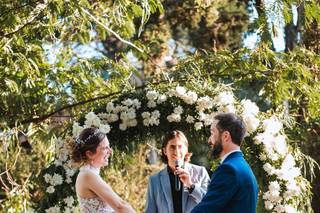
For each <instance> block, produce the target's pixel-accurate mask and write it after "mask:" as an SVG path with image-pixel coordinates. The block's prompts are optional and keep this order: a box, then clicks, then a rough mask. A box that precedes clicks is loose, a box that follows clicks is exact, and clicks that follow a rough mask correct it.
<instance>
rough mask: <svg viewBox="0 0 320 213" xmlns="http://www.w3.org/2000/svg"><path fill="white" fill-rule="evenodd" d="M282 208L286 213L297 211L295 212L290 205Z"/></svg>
mask: <svg viewBox="0 0 320 213" xmlns="http://www.w3.org/2000/svg"><path fill="white" fill-rule="evenodd" d="M284 208H285V212H286V213H298V210H296V209H295V208H294V207H292V206H290V205H285V207H284Z"/></svg>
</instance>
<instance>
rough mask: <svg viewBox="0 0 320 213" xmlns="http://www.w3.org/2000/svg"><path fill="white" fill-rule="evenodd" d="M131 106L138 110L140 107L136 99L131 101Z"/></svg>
mask: <svg viewBox="0 0 320 213" xmlns="http://www.w3.org/2000/svg"><path fill="white" fill-rule="evenodd" d="M132 104H133V106H135V108H136V109H140V107H141V102H140V101H139V100H138V99H136V98H135V99H133V101H132Z"/></svg>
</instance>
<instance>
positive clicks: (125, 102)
mask: <svg viewBox="0 0 320 213" xmlns="http://www.w3.org/2000/svg"><path fill="white" fill-rule="evenodd" d="M121 103H122V104H123V105H126V106H128V107H129V106H131V105H132V104H133V101H132V100H131V99H130V98H128V99H126V100H123V101H121Z"/></svg>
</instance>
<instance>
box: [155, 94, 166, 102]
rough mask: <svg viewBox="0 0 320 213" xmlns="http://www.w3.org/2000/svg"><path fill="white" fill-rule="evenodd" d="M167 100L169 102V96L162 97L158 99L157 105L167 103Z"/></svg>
mask: <svg viewBox="0 0 320 213" xmlns="http://www.w3.org/2000/svg"><path fill="white" fill-rule="evenodd" d="M166 100H167V96H166V95H160V96H159V97H158V100H157V104H161V103H163V102H165V101H166Z"/></svg>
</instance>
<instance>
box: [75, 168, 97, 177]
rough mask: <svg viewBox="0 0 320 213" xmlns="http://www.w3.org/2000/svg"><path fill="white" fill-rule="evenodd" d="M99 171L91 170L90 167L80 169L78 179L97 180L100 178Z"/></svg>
mask: <svg viewBox="0 0 320 213" xmlns="http://www.w3.org/2000/svg"><path fill="white" fill-rule="evenodd" d="M99 172H100V171H99V170H97V169H95V168H91V167H90V166H82V167H80V169H79V174H78V177H83V178H97V177H100V175H99Z"/></svg>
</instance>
